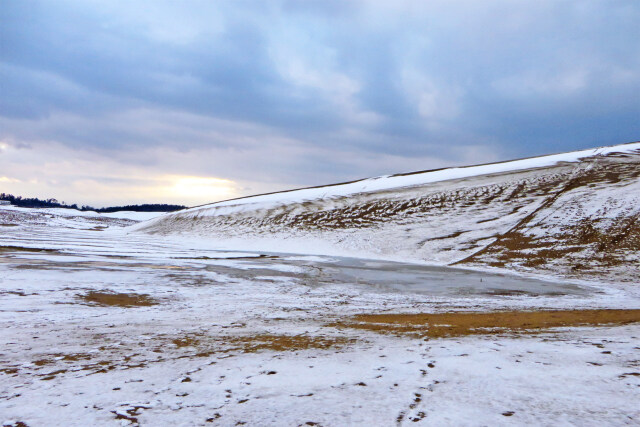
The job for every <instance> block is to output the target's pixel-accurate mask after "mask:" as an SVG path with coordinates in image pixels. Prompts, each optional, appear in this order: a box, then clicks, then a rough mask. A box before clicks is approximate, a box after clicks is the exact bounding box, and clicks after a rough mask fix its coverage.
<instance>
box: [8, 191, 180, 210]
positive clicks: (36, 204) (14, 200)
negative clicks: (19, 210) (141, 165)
mask: <svg viewBox="0 0 640 427" xmlns="http://www.w3.org/2000/svg"><path fill="white" fill-rule="evenodd" d="M0 200H7V201H9V202H11V204H12V205H14V206H20V207H23V208H63V209H77V210H79V211H95V212H100V213H108V212H119V211H133V212H173V211H179V210H180V209H184V208H186V206H182V205H168V204H166V203H162V204H160V203H153V204H143V205H126V206H111V207H108V208H98V209H96V208H94V207H91V206H87V205H83V206H78V205H77V204H75V203H74V204H72V205H67V204H66V203H65V202H59V201H58V200H56V199H44V200H42V199H38V198H37V197H22V196H14V195H13V194H6V193H0Z"/></svg>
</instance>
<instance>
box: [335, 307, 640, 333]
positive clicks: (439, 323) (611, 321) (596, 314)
mask: <svg viewBox="0 0 640 427" xmlns="http://www.w3.org/2000/svg"><path fill="white" fill-rule="evenodd" d="M635 322H640V309H633V310H555V311H501V312H488V313H487V312H481V313H478V312H457V313H420V314H398V313H396V314H393V313H388V314H360V315H357V316H353V317H351V318H349V319H347V320H344V321H338V322H334V323H331V324H330V325H329V326H334V327H338V328H342V327H349V328H356V329H366V330H370V331H376V332H381V333H395V334H411V335H415V336H426V337H431V338H441V337H456V336H464V335H478V334H495V333H504V332H509V331H511V332H525V333H533V332H540V331H542V330H545V329H549V328H559V327H576V326H599V325H607V326H616V325H625V324H628V323H635Z"/></svg>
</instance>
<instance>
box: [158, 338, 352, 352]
mask: <svg viewBox="0 0 640 427" xmlns="http://www.w3.org/2000/svg"><path fill="white" fill-rule="evenodd" d="M171 342H172V343H173V344H175V345H176V346H177V347H178V348H185V347H189V350H195V353H194V355H195V356H196V357H206V356H209V355H212V354H216V353H219V354H223V353H256V352H258V351H262V350H266V351H277V352H285V351H287V352H288V351H291V352H295V351H302V350H311V349H318V350H328V349H330V348H340V347H344V346H346V345H348V344H353V343H355V342H356V340H355V339H350V338H345V337H327V336H312V335H306V334H303V335H279V334H256V335H243V336H226V337H225V336H209V335H205V334H187V335H184V336H181V337H178V338H175V339H173V340H171Z"/></svg>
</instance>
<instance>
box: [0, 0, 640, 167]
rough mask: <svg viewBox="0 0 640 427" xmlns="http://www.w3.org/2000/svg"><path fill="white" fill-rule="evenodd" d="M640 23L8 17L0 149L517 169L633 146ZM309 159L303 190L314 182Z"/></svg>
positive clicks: (319, 7)
mask: <svg viewBox="0 0 640 427" xmlns="http://www.w3.org/2000/svg"><path fill="white" fill-rule="evenodd" d="M637 22H640V5H639V4H638V3H637V2H636V1H635V0H628V1H623V0H618V1H583V2H558V1H531V2H512V1H488V2H477V1H453V2H452V1H442V2H439V1H434V2H419V1H415V2H412V1H407V2H400V3H398V4H396V5H392V4H391V3H388V4H384V3H383V2H373V1H371V2H367V1H354V2H343V1H309V2H297V1H283V2H260V1H238V2H200V1H193V2H180V3H179V2H159V1H152V2H151V1H149V2H125V1H120V2H99V1H89V2H87V1H61V2H48V1H42V2H40V1H20V2H5V3H3V5H2V7H1V8H0V61H1V63H0V88H1V91H2V96H0V120H1V121H0V123H2V130H0V138H5V139H8V140H12V141H15V142H24V143H29V142H37V141H55V142H58V143H62V144H65V145H67V146H71V147H76V148H81V149H86V150H102V151H109V150H122V149H123V148H126V147H132V146H135V147H138V148H140V147H150V146H166V147H171V148H174V149H176V150H189V149H192V148H193V149H196V148H201V147H203V146H204V147H206V146H215V147H221V148H224V147H229V148H230V149H233V147H238V146H240V147H243V149H250V147H251V145H252V144H254V145H255V144H258V143H259V142H256V141H258V140H259V137H258V136H257V135H258V134H259V133H260V132H264V133H265V134H266V135H268V136H270V137H273V138H265V144H266V143H270V144H277V142H274V141H280V140H282V139H286V140H295V141H298V142H299V144H301V145H300V146H302V147H304V146H308V147H322V148H324V149H332V148H334V149H336V150H341V151H343V152H350V153H361V154H366V155H375V154H376V153H379V154H380V155H389V156H400V157H402V156H405V157H407V158H410V157H414V156H431V157H438V158H440V159H443V160H446V161H449V162H452V163H458V162H460V161H463V160H464V161H466V160H467V159H461V158H460V155H459V153H460V150H459V149H460V148H461V147H465V146H467V145H473V146H477V145H481V146H484V147H487V149H488V150H493V151H494V152H495V153H496V156H498V157H511V156H524V155H534V154H541V153H545V152H550V151H562V150H569V149H577V148H584V147H588V146H593V145H602V144H609V143H616V142H627V141H631V140H637V139H640V120H638V118H640V98H639V97H638V96H637V94H638V93H640V43H638V40H640V29H639V26H638V25H637ZM141 111H147V112H149V111H154V112H155V113H154V114H148V115H144V114H143V116H144V119H145V120H139V119H140V115H141V113H140V112H141ZM181 114H184V115H185V116H181ZM191 116H193V117H198V119H197V120H195V122H197V124H196V123H195V122H194V119H187V117H191ZM60 117H62V118H64V120H60V119H59V118H60ZM153 117H156V118H158V117H170V122H166V123H153V122H152V118H153ZM176 117H179V118H176ZM52 118H55V120H52ZM168 120H169V119H168ZM207 120H210V121H209V122H207ZM203 121H204V122H203ZM203 123H204V124H203ZM223 123H224V125H223ZM229 123H235V124H236V125H235V127H234V129H235V133H234V132H232V131H229V130H226V131H224V132H222V134H220V131H219V128H218V127H219V126H231V125H229ZM193 126H195V127H196V129H195V130H194V128H193ZM251 126H255V128H252V130H251V131H247V127H249V128H251ZM232 127H233V126H232ZM245 131H246V132H248V133H247V134H246V135H245V136H246V138H243V137H242V136H243V134H242V132H245ZM230 134H233V136H234V137H229V135H230ZM225 135H226V136H225ZM275 136H277V137H278V138H275ZM267 141H271V142H267ZM274 152H278V153H280V154H279V155H282V151H281V150H274ZM309 152H311V151H309ZM248 153H250V151H249V152H248ZM248 155H250V154H248ZM296 155H297V156H298V158H299V159H300V160H301V161H300V164H301V165H304V171H297V170H295V164H296V162H295V159H291V161H290V162H288V163H287V165H288V166H287V167H288V168H290V169H289V172H290V173H291V175H292V176H294V175H295V176H304V175H305V174H313V173H314V170H313V162H311V161H309V160H308V159H307V158H306V156H304V154H303V151H301V152H299V153H298V154H296ZM378 167H379V165H378V166H376V168H378ZM332 168H334V169H335V170H336V176H339V177H341V178H342V177H345V176H346V175H348V169H349V167H348V164H345V162H344V161H343V160H342V159H341V160H340V161H337V160H336V161H335V163H331V162H330V161H329V164H327V163H323V164H322V165H317V166H316V169H317V172H318V173H323V174H325V173H326V171H330V170H331V169H332ZM359 171H361V170H359ZM377 171H378V169H375V172H377ZM362 172H367V170H362ZM370 172H374V169H371V171H370Z"/></svg>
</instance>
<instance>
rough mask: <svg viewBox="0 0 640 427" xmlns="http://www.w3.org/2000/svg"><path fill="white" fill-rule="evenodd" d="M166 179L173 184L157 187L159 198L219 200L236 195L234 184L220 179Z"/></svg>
mask: <svg viewBox="0 0 640 427" xmlns="http://www.w3.org/2000/svg"><path fill="white" fill-rule="evenodd" d="M167 179H168V180H169V181H171V182H173V184H171V185H170V186H168V187H159V188H158V191H159V192H160V194H159V196H161V195H164V197H165V198H166V197H170V198H184V199H188V200H201V199H203V198H206V199H208V200H220V199H227V198H232V197H234V196H235V195H237V185H236V183H235V182H233V181H231V180H228V179H221V178H202V177H195V176H170V177H167Z"/></svg>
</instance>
